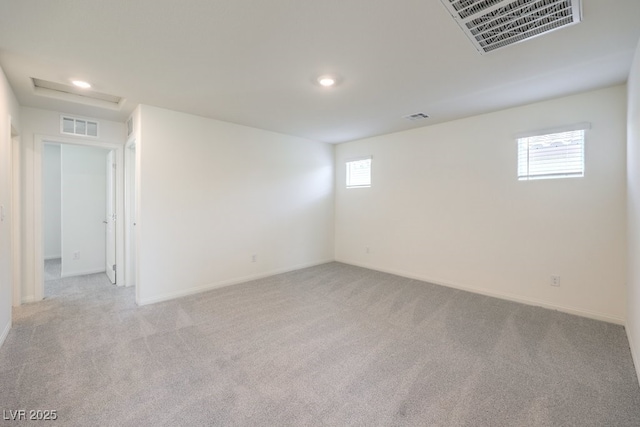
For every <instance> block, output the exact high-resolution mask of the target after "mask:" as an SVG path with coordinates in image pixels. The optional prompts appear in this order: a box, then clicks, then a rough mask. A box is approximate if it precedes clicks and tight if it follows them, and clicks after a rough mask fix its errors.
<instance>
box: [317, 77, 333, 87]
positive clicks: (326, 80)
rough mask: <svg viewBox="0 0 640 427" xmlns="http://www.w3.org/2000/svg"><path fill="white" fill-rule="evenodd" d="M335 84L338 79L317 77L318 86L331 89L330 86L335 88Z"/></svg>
mask: <svg viewBox="0 0 640 427" xmlns="http://www.w3.org/2000/svg"><path fill="white" fill-rule="evenodd" d="M337 82H338V79H337V77H335V76H320V77H318V83H319V84H320V86H324V87H331V86H335V84H336V83H337Z"/></svg>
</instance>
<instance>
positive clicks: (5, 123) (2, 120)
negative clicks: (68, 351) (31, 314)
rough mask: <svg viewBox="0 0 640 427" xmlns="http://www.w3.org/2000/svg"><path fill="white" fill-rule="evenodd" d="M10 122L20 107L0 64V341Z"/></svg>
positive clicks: (6, 322)
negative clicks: (0, 217) (2, 213)
mask: <svg viewBox="0 0 640 427" xmlns="http://www.w3.org/2000/svg"><path fill="white" fill-rule="evenodd" d="M11 125H13V126H14V127H15V128H16V130H18V131H19V130H20V121H19V107H18V102H17V100H16V97H15V95H14V94H13V91H12V89H11V86H9V83H8V82H7V78H6V76H5V74H4V71H3V70H2V69H1V68H0V206H2V208H3V209H2V211H3V212H4V218H3V219H2V220H0V345H2V343H3V342H4V340H5V338H6V337H7V334H8V333H9V329H10V328H11V301H12V293H13V290H12V274H13V266H12V258H11V225H12V224H11V210H12V202H11V182H12V181H11V170H12V169H11V164H12V163H11V158H12V148H11V146H12V139H11Z"/></svg>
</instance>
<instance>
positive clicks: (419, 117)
mask: <svg viewBox="0 0 640 427" xmlns="http://www.w3.org/2000/svg"><path fill="white" fill-rule="evenodd" d="M404 118H405V119H407V120H411V121H412V122H415V121H416V120H424V119H428V118H429V116H428V115H426V114H425V113H415V114H409V115H408V116H404Z"/></svg>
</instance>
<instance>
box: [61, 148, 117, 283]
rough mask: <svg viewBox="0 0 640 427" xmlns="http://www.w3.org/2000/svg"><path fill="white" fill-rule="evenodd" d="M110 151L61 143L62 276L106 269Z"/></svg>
mask: <svg viewBox="0 0 640 427" xmlns="http://www.w3.org/2000/svg"><path fill="white" fill-rule="evenodd" d="M107 153H108V150H102V149H100V148H93V147H84V146H80V145H69V144H63V145H62V146H61V159H62V167H61V169H62V277H66V276H78V275H82V274H91V273H98V272H102V271H105V244H106V240H105V225H104V223H103V222H102V221H104V220H105V217H106V216H105V213H106V197H107V193H106V186H107V173H106V168H107ZM76 253H77V254H78V255H79V257H78V258H77V259H76V257H74V254H76Z"/></svg>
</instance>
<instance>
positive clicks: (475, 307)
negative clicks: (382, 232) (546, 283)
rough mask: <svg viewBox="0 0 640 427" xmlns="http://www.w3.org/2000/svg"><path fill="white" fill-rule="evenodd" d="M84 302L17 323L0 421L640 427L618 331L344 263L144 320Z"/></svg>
mask: <svg viewBox="0 0 640 427" xmlns="http://www.w3.org/2000/svg"><path fill="white" fill-rule="evenodd" d="M72 289H75V291H73V292H66V293H65V294H63V295H59V296H54V297H51V298H49V299H47V300H45V301H43V302H40V303H36V304H30V305H24V306H22V307H20V308H19V309H17V310H16V311H15V316H14V322H15V323H14V328H13V329H12V330H11V332H10V334H9V336H8V338H7V341H6V343H5V345H4V346H3V347H2V349H0V406H1V408H0V409H7V410H9V409H12V410H15V409H27V410H29V409H55V410H57V411H58V417H59V421H58V422H57V423H58V424H57V425H65V426H87V425H100V426H141V425H145V426H146V425H149V426H158V425H166V426H204V425H238V426H245V425H246V426H283V425H285V426H306V425H324V426H343V425H360V426H377V425H379V426H398V425H428V426H605V425H606V426H638V425H640V388H639V387H638V382H637V378H636V375H635V371H634V368H633V364H632V361H631V356H630V352H629V346H628V342H627V339H626V336H625V332H624V329H623V328H622V327H620V326H616V325H612V324H608V323H603V322H598V321H594V320H588V319H584V318H580V317H575V316H571V315H567V314H563V313H559V312H554V311H550V310H545V309H542V308H535V307H529V306H525V305H521V304H517V303H512V302H507V301H502V300H498V299H494V298H489V297H484V296H480V295H475V294H471V293H467V292H462V291H457V290H453V289H448V288H444V287H440V286H436V285H431V284H428V283H424V282H419V281H415V280H410V279H405V278H401V277H397V276H393V275H389V274H384V273H379V272H375V271H371V270H366V269H362V268H357V267H352V266H348V265H344V264H340V263H329V264H324V265H321V266H318V267H312V268H308V269H304V270H299V271H295V272H291V273H286V274H281V275H278V276H274V277H270V278H267V279H262V280H256V281H253V282H249V283H245V284H241V285H236V286H231V287H227V288H222V289H218V290H215V291H211V292H207V293H204V294H199V295H194V296H191V297H187V298H182V299H179V300H174V301H170V302H166V303H159V304H155V305H151V306H145V307H137V306H136V305H135V304H134V290H133V289H131V288H127V289H123V288H118V287H114V286H112V285H110V284H109V282H108V280H107V279H105V278H104V275H94V276H88V277H86V278H85V280H84V282H83V283H82V284H78V283H76V285H75V286H74V287H72ZM9 425H12V424H9ZM14 425H15V424H14ZM20 425H22V424H20Z"/></svg>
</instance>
